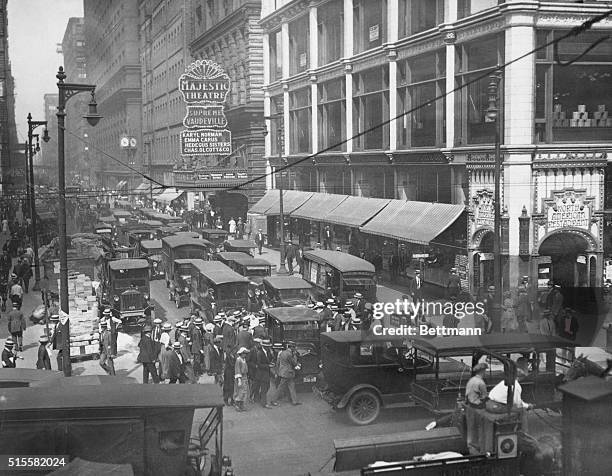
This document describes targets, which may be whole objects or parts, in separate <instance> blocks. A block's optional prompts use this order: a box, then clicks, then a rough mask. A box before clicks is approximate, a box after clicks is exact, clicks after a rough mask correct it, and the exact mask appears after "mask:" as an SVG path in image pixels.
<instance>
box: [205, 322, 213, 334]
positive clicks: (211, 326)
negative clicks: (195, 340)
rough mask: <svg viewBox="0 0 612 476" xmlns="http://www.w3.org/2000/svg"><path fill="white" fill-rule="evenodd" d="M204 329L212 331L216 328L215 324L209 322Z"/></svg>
mask: <svg viewBox="0 0 612 476" xmlns="http://www.w3.org/2000/svg"><path fill="white" fill-rule="evenodd" d="M204 329H205V330H206V332H212V331H214V330H215V325H214V324H210V323H208V324H206V325H205V326H204Z"/></svg>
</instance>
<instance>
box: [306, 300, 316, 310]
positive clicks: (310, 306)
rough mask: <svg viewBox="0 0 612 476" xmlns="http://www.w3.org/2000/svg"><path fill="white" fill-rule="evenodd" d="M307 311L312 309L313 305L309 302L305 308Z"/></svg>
mask: <svg viewBox="0 0 612 476" xmlns="http://www.w3.org/2000/svg"><path fill="white" fill-rule="evenodd" d="M306 307H307V308H308V309H314V307H315V305H314V303H312V302H309V303H308V305H307V306H306Z"/></svg>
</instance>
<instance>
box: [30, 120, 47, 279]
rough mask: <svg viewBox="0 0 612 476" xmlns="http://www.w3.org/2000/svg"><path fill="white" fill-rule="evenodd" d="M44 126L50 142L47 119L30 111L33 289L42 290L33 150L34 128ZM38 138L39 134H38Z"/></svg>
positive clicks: (45, 139)
mask: <svg viewBox="0 0 612 476" xmlns="http://www.w3.org/2000/svg"><path fill="white" fill-rule="evenodd" d="M39 126H44V127H45V128H44V131H43V137H42V139H43V141H45V142H49V131H48V130H47V121H33V120H32V114H30V113H28V147H27V151H26V155H29V156H30V158H29V161H30V170H29V171H26V173H27V174H29V176H30V180H29V185H30V218H31V219H32V248H33V249H34V287H33V288H32V290H33V291H39V290H40V265H39V263H38V229H37V228H38V220H37V218H36V192H35V190H34V154H33V151H32V139H33V137H34V136H35V134H33V132H34V130H35V129H36V128H37V127H39ZM36 137H37V138H38V135H36ZM39 150H40V146H39V145H38V139H37V141H36V151H37V152H38V151H39Z"/></svg>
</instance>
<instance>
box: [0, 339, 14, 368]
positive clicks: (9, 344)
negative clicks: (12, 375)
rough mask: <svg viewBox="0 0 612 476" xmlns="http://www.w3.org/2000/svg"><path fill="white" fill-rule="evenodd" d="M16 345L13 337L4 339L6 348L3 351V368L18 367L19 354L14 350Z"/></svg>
mask: <svg viewBox="0 0 612 476" xmlns="http://www.w3.org/2000/svg"><path fill="white" fill-rule="evenodd" d="M14 346H15V343H14V342H13V339H12V338H11V337H9V338H8V339H6V341H4V350H3V351H2V368H3V369H14V368H15V367H17V362H16V361H17V354H16V353H15V352H14V351H13V347H14Z"/></svg>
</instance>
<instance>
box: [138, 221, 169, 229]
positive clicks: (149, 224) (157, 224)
mask: <svg viewBox="0 0 612 476" xmlns="http://www.w3.org/2000/svg"><path fill="white" fill-rule="evenodd" d="M138 224H139V225H140V226H142V227H143V228H150V229H151V230H154V231H157V230H158V229H159V228H161V227H162V226H164V224H163V223H162V222H161V221H159V220H140V221H139V222H138Z"/></svg>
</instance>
